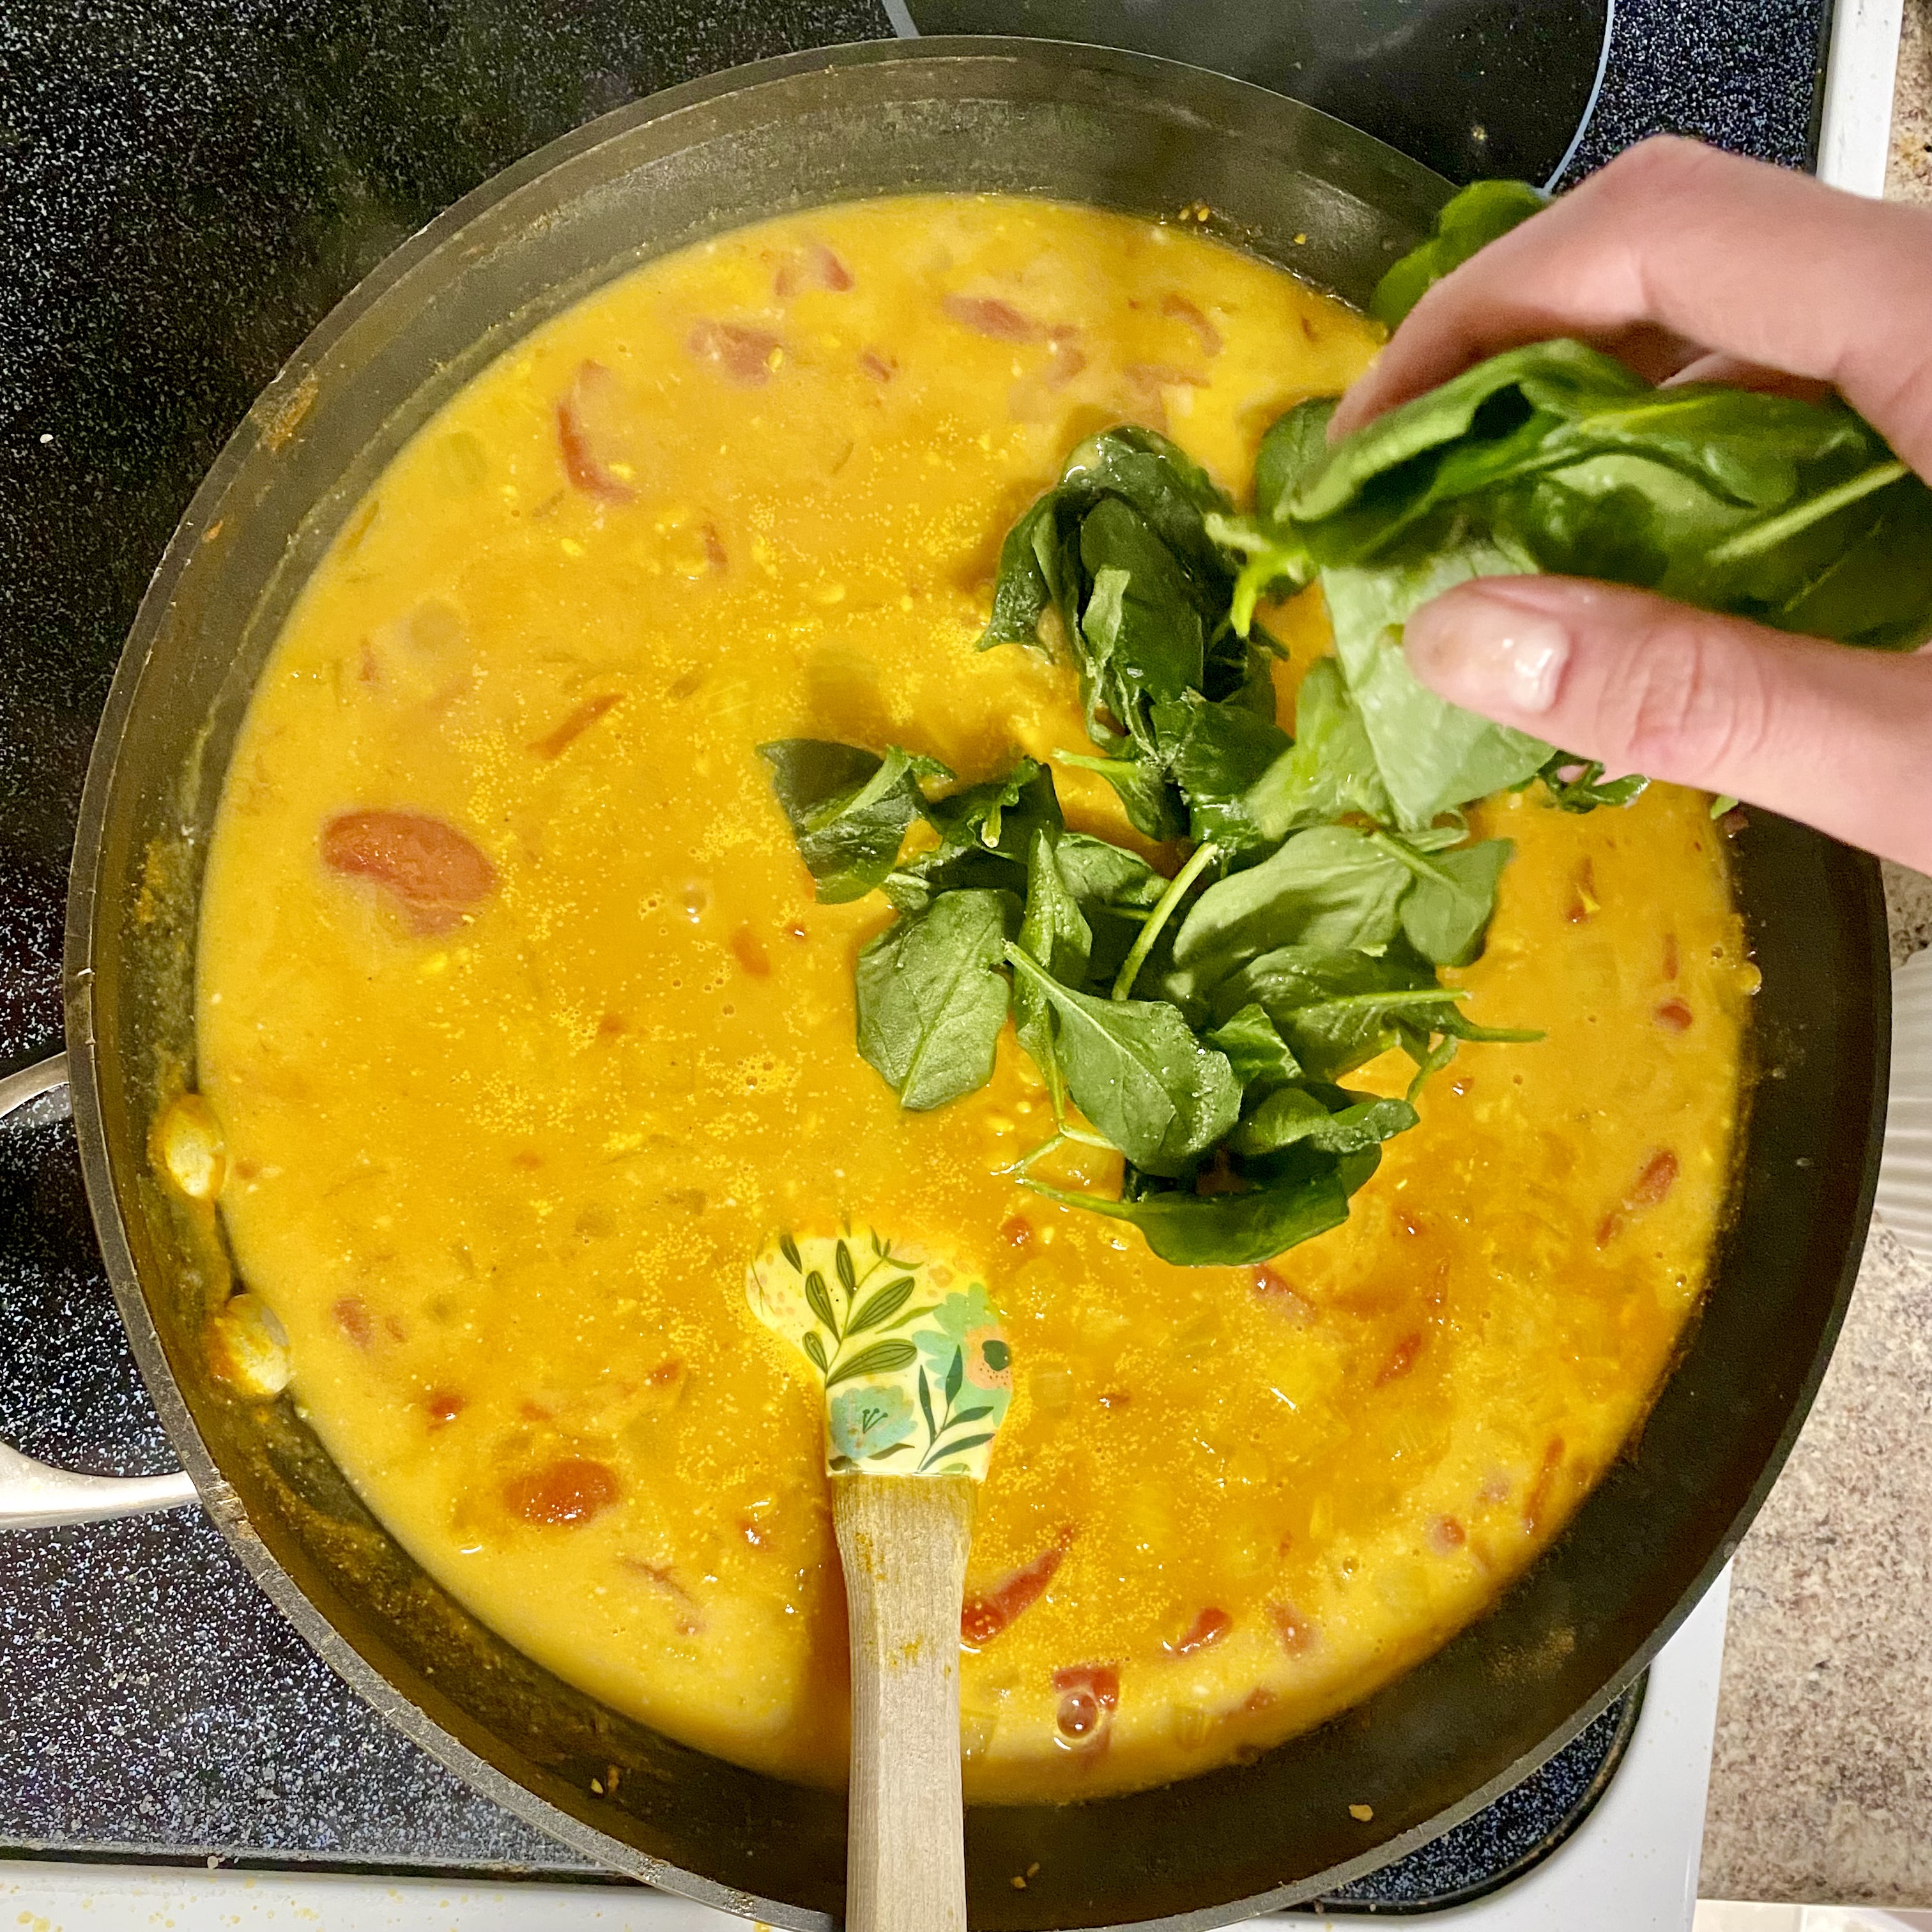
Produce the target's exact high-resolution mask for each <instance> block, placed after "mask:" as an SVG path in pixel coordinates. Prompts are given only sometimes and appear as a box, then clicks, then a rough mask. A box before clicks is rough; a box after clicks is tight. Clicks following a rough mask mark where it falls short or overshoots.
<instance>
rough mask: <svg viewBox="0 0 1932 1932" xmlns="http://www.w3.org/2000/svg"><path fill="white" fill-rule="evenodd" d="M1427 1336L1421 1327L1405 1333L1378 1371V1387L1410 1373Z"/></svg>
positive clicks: (1382, 1386) (1383, 1386)
mask: <svg viewBox="0 0 1932 1932" xmlns="http://www.w3.org/2000/svg"><path fill="white" fill-rule="evenodd" d="M1425 1340H1427V1337H1425V1336H1424V1334H1423V1333H1422V1331H1421V1329H1419V1328H1418V1329H1417V1330H1415V1331H1414V1332H1413V1333H1412V1334H1407V1335H1405V1336H1404V1337H1403V1338H1402V1340H1400V1342H1398V1343H1397V1344H1396V1345H1395V1346H1394V1348H1393V1349H1391V1350H1390V1351H1389V1357H1388V1361H1385V1363H1383V1364H1382V1367H1380V1368H1379V1370H1376V1388H1385V1387H1386V1386H1387V1385H1388V1384H1389V1383H1391V1382H1395V1381H1397V1380H1398V1379H1400V1377H1402V1376H1406V1375H1407V1374H1408V1373H1409V1370H1411V1369H1412V1368H1414V1367H1415V1358H1416V1357H1417V1356H1418V1355H1421V1353H1422V1345H1423V1343H1424V1341H1425Z"/></svg>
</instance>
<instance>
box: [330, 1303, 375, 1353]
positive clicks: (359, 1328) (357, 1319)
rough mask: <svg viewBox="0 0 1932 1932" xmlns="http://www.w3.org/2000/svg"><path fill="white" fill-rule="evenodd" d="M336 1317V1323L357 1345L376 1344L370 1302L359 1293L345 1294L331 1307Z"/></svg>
mask: <svg viewBox="0 0 1932 1932" xmlns="http://www.w3.org/2000/svg"><path fill="white" fill-rule="evenodd" d="M329 1313H330V1314H332V1316H335V1325H336V1326H337V1328H340V1329H341V1331H342V1332H343V1334H345V1335H347V1337H349V1339H350V1341H352V1342H353V1343H355V1344H356V1347H357V1348H359V1349H373V1348H374V1346H376V1325H375V1324H374V1322H371V1320H370V1319H369V1304H368V1303H367V1302H366V1301H364V1300H363V1299H362V1297H361V1296H360V1295H343V1296H342V1297H341V1298H339V1299H338V1301H336V1302H335V1304H334V1305H333V1306H332V1307H331V1308H330V1310H329Z"/></svg>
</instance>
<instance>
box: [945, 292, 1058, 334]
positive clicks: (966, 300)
mask: <svg viewBox="0 0 1932 1932" xmlns="http://www.w3.org/2000/svg"><path fill="white" fill-rule="evenodd" d="M940 307H941V308H942V309H944V311H946V314H947V319H948V320H950V321H953V322H956V323H959V326H960V327H961V328H962V329H971V330H972V331H973V332H974V334H975V335H990V336H991V337H992V338H993V340H994V341H995V342H1031V341H1034V339H1035V338H1037V336H1038V335H1039V334H1040V330H1039V329H1038V327H1037V326H1036V325H1035V324H1034V323H1033V322H1031V320H1028V318H1027V317H1025V316H1023V315H1022V314H1021V313H1020V312H1019V310H1018V309H1016V308H1014V306H1013V304H1012V303H1011V302H1002V301H1001V299H999V297H998V296H959V295H953V296H947V297H946V298H945V299H944V301H943V302H941V304H940Z"/></svg>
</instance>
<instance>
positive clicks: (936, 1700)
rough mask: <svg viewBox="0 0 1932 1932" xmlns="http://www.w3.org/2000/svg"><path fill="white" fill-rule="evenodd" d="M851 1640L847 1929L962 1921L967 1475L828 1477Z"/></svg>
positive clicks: (922, 1929)
mask: <svg viewBox="0 0 1932 1932" xmlns="http://www.w3.org/2000/svg"><path fill="white" fill-rule="evenodd" d="M973 1491H974V1484H973V1483H972V1482H971V1480H970V1479H969V1478H966V1477H964V1476H869V1475H859V1476H835V1477H833V1478H832V1522H833V1524H834V1526H835V1528H836V1529H837V1532H838V1553H839V1555H840V1556H841V1558H842V1559H844V1566H845V1598H846V1601H847V1604H849V1606H850V1625H851V1643H852V1775H851V1785H850V1797H849V1799H848V1801H847V1804H848V1823H847V1827H846V1838H845V1924H846V1928H847V1932H966V1853H965V1834H964V1831H963V1828H962V1820H961V1817H960V1799H959V1604H960V1598H961V1597H962V1594H963V1593H964V1592H965V1587H966V1551H967V1547H968V1544H970V1543H971V1541H972V1533H973Z"/></svg>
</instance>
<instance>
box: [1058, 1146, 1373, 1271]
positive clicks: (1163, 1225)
mask: <svg viewBox="0 0 1932 1932" xmlns="http://www.w3.org/2000/svg"><path fill="white" fill-rule="evenodd" d="M1378 1158H1379V1149H1376V1148H1370V1149H1367V1150H1366V1151H1364V1153H1363V1154H1358V1155H1353V1156H1349V1157H1346V1158H1343V1159H1337V1157H1336V1156H1334V1155H1333V1154H1322V1153H1319V1152H1317V1151H1315V1150H1314V1149H1313V1148H1306V1147H1291V1148H1284V1149H1283V1150H1282V1151H1281V1152H1280V1154H1275V1155H1272V1156H1270V1157H1267V1158H1266V1159H1265V1160H1262V1161H1260V1162H1257V1163H1250V1164H1248V1166H1247V1168H1246V1170H1245V1172H1244V1176H1243V1178H1244V1179H1245V1180H1246V1181H1247V1183H1248V1184H1247V1186H1246V1187H1243V1188H1241V1189H1240V1190H1230V1191H1229V1192H1226V1193H1214V1194H1199V1193H1195V1192H1193V1190H1191V1189H1189V1188H1187V1187H1169V1188H1158V1187H1157V1188H1151V1189H1149V1190H1147V1191H1145V1192H1137V1193H1133V1194H1132V1195H1128V1194H1126V1193H1124V1194H1123V1196H1122V1197H1121V1199H1118V1200H1115V1201H1110V1200H1109V1199H1107V1198H1106V1196H1104V1195H1097V1194H1083V1193H1077V1192H1075V1191H1073V1190H1069V1189H1066V1188H1057V1187H1047V1186H1046V1185H1044V1184H1043V1183H1041V1182H1039V1181H1027V1182H1026V1185H1027V1186H1028V1187H1031V1188H1032V1189H1033V1190H1034V1192H1035V1193H1039V1194H1043V1195H1045V1196H1046V1197H1047V1199H1049V1200H1051V1201H1058V1202H1061V1203H1062V1204H1063V1205H1065V1206H1067V1207H1070V1208H1085V1209H1086V1210H1087V1211H1088V1212H1089V1213H1091V1214H1104V1215H1106V1216H1108V1217H1110V1218H1111V1219H1112V1220H1117V1221H1127V1222H1130V1223H1133V1226H1136V1227H1137V1228H1138V1229H1140V1231H1141V1233H1142V1236H1143V1237H1144V1238H1145V1240H1146V1242H1147V1244H1148V1247H1151V1249H1152V1250H1154V1253H1156V1254H1157V1255H1158V1256H1160V1258H1161V1259H1162V1260H1163V1261H1166V1262H1173V1263H1174V1264H1175V1266H1177V1267H1179V1268H1211V1267H1222V1268H1246V1267H1251V1266H1253V1265H1254V1264H1255V1263H1256V1262H1265V1261H1271V1260H1272V1259H1274V1256H1277V1255H1278V1254H1281V1253H1283V1252H1285V1251H1286V1250H1288V1249H1289V1248H1292V1247H1295V1246H1296V1245H1297V1244H1298V1243H1300V1242H1302V1241H1307V1240H1310V1238H1312V1237H1313V1236H1315V1235H1320V1234H1325V1233H1326V1232H1327V1231H1328V1229H1331V1228H1338V1227H1340V1226H1341V1225H1342V1223H1343V1222H1344V1221H1346V1220H1347V1219H1348V1218H1349V1196H1350V1195H1351V1194H1352V1193H1354V1192H1355V1190H1356V1189H1357V1188H1358V1187H1360V1186H1361V1184H1362V1183H1363V1182H1364V1181H1366V1180H1367V1178H1369V1175H1370V1174H1372V1173H1373V1172H1374V1171H1375V1164H1376V1160H1377V1159H1378Z"/></svg>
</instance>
